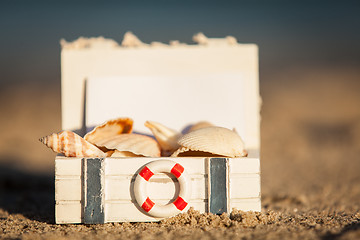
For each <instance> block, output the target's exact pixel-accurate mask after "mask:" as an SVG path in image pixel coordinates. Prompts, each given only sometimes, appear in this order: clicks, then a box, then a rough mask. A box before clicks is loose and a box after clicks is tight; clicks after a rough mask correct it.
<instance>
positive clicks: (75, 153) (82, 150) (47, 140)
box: [39, 131, 105, 157]
mask: <svg viewBox="0 0 360 240" xmlns="http://www.w3.org/2000/svg"><path fill="white" fill-rule="evenodd" d="M39 140H40V142H42V143H43V144H45V145H46V146H47V147H49V148H51V149H52V150H53V151H54V152H57V153H62V154H64V155H65V156H66V157H105V153H104V152H103V151H101V150H100V149H98V148H97V147H95V146H94V145H92V144H91V143H89V142H87V141H86V140H85V139H83V138H82V137H80V136H79V135H77V134H76V133H73V132H71V131H62V132H59V133H53V134H51V135H49V136H46V137H42V138H40V139H39Z"/></svg>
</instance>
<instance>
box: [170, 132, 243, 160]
mask: <svg viewBox="0 0 360 240" xmlns="http://www.w3.org/2000/svg"><path fill="white" fill-rule="evenodd" d="M178 143H179V145H180V146H181V147H180V148H179V149H178V150H176V151H175V152H174V153H173V155H172V157H177V156H178V155H179V154H181V153H185V152H189V151H196V152H197V153H195V154H194V155H196V156H198V155H199V153H198V152H205V153H211V154H215V155H221V156H226V157H243V156H247V152H246V150H245V149H244V143H243V141H242V139H241V137H240V136H239V135H238V134H236V133H235V132H233V131H231V130H229V129H227V128H223V127H206V128H200V129H198V130H195V131H192V132H189V133H187V134H185V135H184V136H182V137H181V138H180V139H179V141H178ZM186 155H187V156H190V154H186Z"/></svg>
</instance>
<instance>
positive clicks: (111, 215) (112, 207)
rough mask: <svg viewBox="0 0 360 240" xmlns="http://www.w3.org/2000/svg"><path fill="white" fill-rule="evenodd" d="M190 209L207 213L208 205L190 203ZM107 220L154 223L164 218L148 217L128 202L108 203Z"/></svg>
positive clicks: (197, 202) (195, 202) (201, 202)
mask: <svg viewBox="0 0 360 240" xmlns="http://www.w3.org/2000/svg"><path fill="white" fill-rule="evenodd" d="M190 207H193V208H194V209H196V210H198V211H200V212H201V213H205V210H206V203H205V202H204V201H203V200H198V201H190V202H189V205H188V206H187V207H186V208H185V209H184V212H185V211H187V210H188V209H189V208H190ZM105 216H106V217H105V218H106V219H105V220H106V222H124V221H126V222H133V221H134V219H136V221H137V222H152V221H159V220H161V219H163V218H154V217H151V216H149V215H147V214H146V213H145V212H143V211H142V210H141V209H140V210H139V209H138V208H137V207H136V205H134V204H133V203H126V202H115V201H114V202H107V203H106V204H105Z"/></svg>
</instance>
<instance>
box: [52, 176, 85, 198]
mask: <svg viewBox="0 0 360 240" xmlns="http://www.w3.org/2000/svg"><path fill="white" fill-rule="evenodd" d="M55 200H56V201H63V200H69V201H80V200H81V179H80V178H78V179H56V180H55Z"/></svg>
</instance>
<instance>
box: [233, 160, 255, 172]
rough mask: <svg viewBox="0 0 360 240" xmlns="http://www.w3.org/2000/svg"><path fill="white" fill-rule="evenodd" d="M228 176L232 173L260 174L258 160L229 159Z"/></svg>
mask: <svg viewBox="0 0 360 240" xmlns="http://www.w3.org/2000/svg"><path fill="white" fill-rule="evenodd" d="M229 164H230V169H229V170H230V172H229V173H230V174H232V173H260V159H259V158H251V157H245V158H230V163H229Z"/></svg>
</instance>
